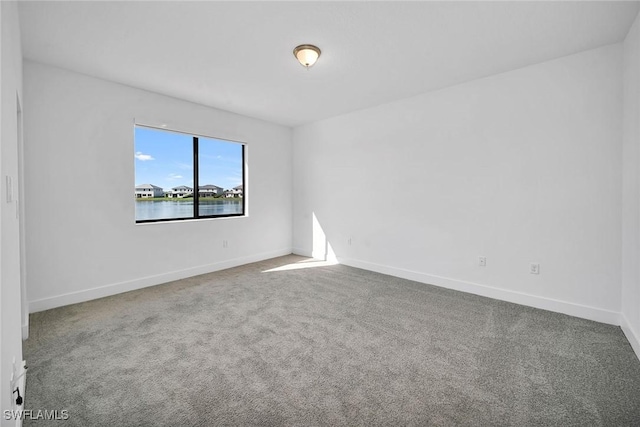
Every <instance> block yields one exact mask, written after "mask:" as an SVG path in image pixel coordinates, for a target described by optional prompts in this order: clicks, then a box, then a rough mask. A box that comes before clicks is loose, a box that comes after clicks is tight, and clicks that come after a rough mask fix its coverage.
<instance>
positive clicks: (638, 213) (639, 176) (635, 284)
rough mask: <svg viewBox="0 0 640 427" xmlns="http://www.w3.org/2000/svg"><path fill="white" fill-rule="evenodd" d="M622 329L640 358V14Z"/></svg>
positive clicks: (632, 50)
mask: <svg viewBox="0 0 640 427" xmlns="http://www.w3.org/2000/svg"><path fill="white" fill-rule="evenodd" d="M623 141H624V142H623V177H624V178H623V186H622V189H623V196H622V197H623V204H622V206H623V216H622V244H623V246H622V319H621V320H622V322H621V323H622V329H623V330H624V332H625V334H626V335H627V338H628V339H629V342H630V343H631V345H632V346H633V347H634V349H635V351H636V354H637V355H638V357H640V15H638V17H636V20H635V23H634V24H633V27H631V30H630V31H629V34H628V35H627V38H626V39H625V41H624V138H623Z"/></svg>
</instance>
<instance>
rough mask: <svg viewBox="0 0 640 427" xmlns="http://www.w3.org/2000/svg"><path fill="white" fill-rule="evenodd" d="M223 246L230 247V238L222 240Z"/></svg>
mask: <svg viewBox="0 0 640 427" xmlns="http://www.w3.org/2000/svg"><path fill="white" fill-rule="evenodd" d="M222 247H223V248H228V247H229V241H228V240H223V241H222Z"/></svg>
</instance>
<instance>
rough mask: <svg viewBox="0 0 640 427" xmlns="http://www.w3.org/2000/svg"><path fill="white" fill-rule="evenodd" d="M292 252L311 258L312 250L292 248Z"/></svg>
mask: <svg viewBox="0 0 640 427" xmlns="http://www.w3.org/2000/svg"><path fill="white" fill-rule="evenodd" d="M292 253H293V254H295V255H300V256H306V257H309V258H313V252H312V251H308V250H306V249H302V248H293V251H292Z"/></svg>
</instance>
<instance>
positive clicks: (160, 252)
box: [24, 61, 292, 311]
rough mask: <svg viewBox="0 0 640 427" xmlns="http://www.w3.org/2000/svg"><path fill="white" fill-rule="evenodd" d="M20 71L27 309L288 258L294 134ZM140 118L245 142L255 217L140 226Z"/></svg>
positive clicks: (104, 85)
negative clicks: (136, 134)
mask: <svg viewBox="0 0 640 427" xmlns="http://www.w3.org/2000/svg"><path fill="white" fill-rule="evenodd" d="M24 68H25V74H24V79H25V102H24V104H25V105H26V106H27V107H28V114H26V113H25V117H24V126H25V131H24V139H25V162H26V164H25V173H26V176H25V181H26V193H27V198H26V202H27V206H26V211H27V216H26V228H27V233H26V237H27V260H28V270H27V277H28V299H29V301H30V308H31V311H38V310H42V309H47V308H51V307H55V306H59V305H65V304H69V303H74V302H78V301H84V300H88V299H91V298H96V297H100V296H104V295H109V294H114V293H117V292H122V291H125V290H129V289H134V288H139V287H142V286H147V285H153V284H158V283H163V282H166V281H169V280H173V279H177V278H182V277H188V276H192V275H195V274H199V273H204V272H208V271H215V270H217V269H221V268H225V267H230V266H234V265H239V264H244V263H247V262H252V261H255V260H259V259H264V258H269V257H274V256H279V255H283V254H287V253H290V252H291V221H292V220H291V212H292V204H291V203H292V202H291V180H292V176H291V175H292V173H291V164H292V160H291V156H292V150H291V130H290V129H289V128H286V127H283V126H277V125H273V124H269V123H266V122H263V121H259V120H255V119H251V118H247V117H243V116H239V115H236V114H231V113H228V112H224V111H220V110H215V109H212V108H207V107H204V106H200V105H196V104H192V103H188V102H185V101H181V100H177V99H174V98H169V97H166V96H161V95H157V94H154V93H150V92H145V91H142V90H138V89H134V88H131V87H127V86H123V85H119V84H115V83H111V82H107V81H103V80H99V79H95V78H91V77H87V76H84V75H80V74H76V73H73V72H69V71H65V70H62V69H58V68H53V67H50V66H46V65H42V64H38V63H34V62H30V61H25V65H24ZM134 119H136V120H141V121H142V122H143V123H146V124H156V125H160V124H161V123H166V124H167V125H168V128H169V129H177V130H184V131H188V132H194V133H198V134H203V135H209V136H214V137H219V138H225V139H231V140H236V141H244V142H247V161H248V184H247V203H248V212H249V216H248V217H246V218H228V219H215V220H195V221H188V222H173V223H154V224H143V225H136V224H135V220H134V209H135V207H134V198H133V187H134V185H135V182H134V158H133V153H134V146H133V143H134V141H133V123H134ZM96 189H99V193H101V194H102V196H101V197H95V196H93V194H95V193H96V191H95V190H96ZM222 240H228V242H229V244H228V248H223V247H222Z"/></svg>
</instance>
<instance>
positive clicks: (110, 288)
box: [29, 248, 291, 313]
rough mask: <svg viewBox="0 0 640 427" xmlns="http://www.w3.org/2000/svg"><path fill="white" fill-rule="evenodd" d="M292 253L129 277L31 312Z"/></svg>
mask: <svg viewBox="0 0 640 427" xmlns="http://www.w3.org/2000/svg"><path fill="white" fill-rule="evenodd" d="M289 254H291V248H285V249H280V250H277V251H272V252H263V253H259V254H253V255H249V256H245V257H241V258H234V259H230V260H226V261H221V262H216V263H213V264H206V265H201V266H198V267H192V268H187V269H184V270H178V271H172V272H168V273H163V274H158V275H154V276H147V277H142V278H140V279H134V280H128V281H126V282H120V283H114V284H111V285H106V286H100V287H97V288H92V289H85V290H82V291H77V292H70V293H67V294H62V295H56V296H53V297H48V298H42V299H39V300H35V301H29V313H36V312H38V311H44V310H49V309H52V308H56V307H62V306H65V305H69V304H77V303H80V302H85V301H90V300H94V299H97V298H103V297H107V296H111V295H116V294H120V293H123V292H128V291H134V290H136V289H142V288H146V287H148V286H155V285H160V284H162V283H167V282H172V281H174V280H180V279H186V278H187V277H193V276H197V275H199V274H206V273H212V272H214V271H219V270H225V269H227V268H232V267H237V266H240V265H244V264H249V263H252V262H258V261H263V260H265V259H269V258H275V257H279V256H284V255H289Z"/></svg>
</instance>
